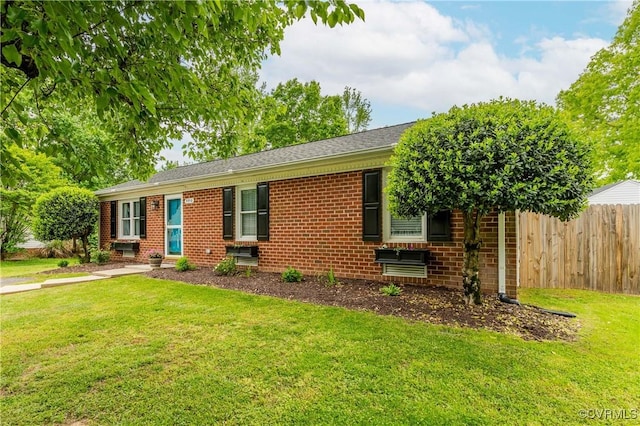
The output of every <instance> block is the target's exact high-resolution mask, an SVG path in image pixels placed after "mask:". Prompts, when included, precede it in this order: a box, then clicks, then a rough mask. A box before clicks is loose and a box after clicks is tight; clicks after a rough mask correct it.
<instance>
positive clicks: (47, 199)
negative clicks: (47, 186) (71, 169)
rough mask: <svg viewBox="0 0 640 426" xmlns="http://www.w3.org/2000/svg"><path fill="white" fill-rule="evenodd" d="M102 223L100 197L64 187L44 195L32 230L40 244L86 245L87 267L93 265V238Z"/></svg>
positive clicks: (36, 206) (37, 209)
mask: <svg viewBox="0 0 640 426" xmlns="http://www.w3.org/2000/svg"><path fill="white" fill-rule="evenodd" d="M99 219H100V202H99V201H98V197H96V195H95V194H94V193H93V192H92V191H89V190H88V189H81V188H75V187H62V188H57V189H54V190H53V191H50V192H47V193H46V194H42V195H40V197H38V199H37V200H36V203H35V204H34V206H33V223H32V226H31V230H32V231H33V235H34V236H35V237H36V238H37V239H38V240H40V241H51V240H68V239H70V238H77V239H78V240H80V241H81V242H82V248H83V251H84V260H85V263H87V262H89V261H91V252H90V250H89V235H91V233H92V232H93V231H94V229H95V226H96V224H97V223H98V220H99Z"/></svg>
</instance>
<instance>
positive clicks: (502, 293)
mask: <svg viewBox="0 0 640 426" xmlns="http://www.w3.org/2000/svg"><path fill="white" fill-rule="evenodd" d="M505 246H506V238H505V214H504V212H501V213H498V299H500V301H501V302H504V303H511V304H514V305H519V304H520V302H518V301H517V300H516V299H510V298H509V296H507V253H506V248H505Z"/></svg>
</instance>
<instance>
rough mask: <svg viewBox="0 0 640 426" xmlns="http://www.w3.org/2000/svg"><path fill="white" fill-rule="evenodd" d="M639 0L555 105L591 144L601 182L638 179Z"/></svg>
mask: <svg viewBox="0 0 640 426" xmlns="http://www.w3.org/2000/svg"><path fill="white" fill-rule="evenodd" d="M638 46H640V0H635V1H634V2H633V4H632V5H631V8H630V9H629V11H628V14H627V17H626V19H625V20H624V22H623V24H622V25H621V26H620V28H618V32H617V33H616V35H615V37H614V39H613V42H612V43H611V45H610V46H608V47H606V48H604V49H602V50H600V51H599V52H598V53H596V54H595V55H594V56H593V58H591V62H589V65H588V66H587V69H586V70H585V71H584V72H583V73H582V74H581V75H580V77H579V78H578V80H577V81H576V82H575V83H573V84H572V85H571V87H570V88H569V89H568V90H566V91H563V92H560V94H559V95H558V105H559V107H560V108H561V109H562V110H563V111H565V112H566V113H567V114H568V116H569V119H570V120H571V121H572V122H573V123H574V124H575V125H576V127H577V128H578V130H579V131H581V132H582V133H583V135H584V137H585V138H588V139H589V140H590V141H591V143H592V144H593V146H594V154H595V155H594V159H595V166H596V171H597V175H598V178H599V179H600V181H601V183H607V182H615V181H618V180H622V179H626V178H636V179H638V178H640V137H639V135H640V47H638Z"/></svg>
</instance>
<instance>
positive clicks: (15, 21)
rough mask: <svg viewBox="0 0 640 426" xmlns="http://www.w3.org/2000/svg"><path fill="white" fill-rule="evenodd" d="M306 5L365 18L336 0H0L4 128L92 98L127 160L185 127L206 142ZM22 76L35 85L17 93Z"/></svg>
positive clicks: (23, 84) (320, 14)
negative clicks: (245, 77) (25, 94)
mask: <svg viewBox="0 0 640 426" xmlns="http://www.w3.org/2000/svg"><path fill="white" fill-rule="evenodd" d="M305 15H309V16H310V17H311V19H312V20H313V21H314V22H318V21H320V22H322V23H323V24H327V25H329V26H331V27H333V26H335V25H337V24H343V23H350V22H352V21H354V20H355V18H356V17H357V18H360V19H364V12H363V11H362V9H360V8H359V7H358V6H356V5H354V4H348V3H346V2H345V1H343V0H328V1H324V2H319V1H311V0H301V1H299V0H295V1H294V0H285V1H284V2H281V1H276V0H265V1H259V2H245V1H219V0H209V1H201V2H191V1H188V2H168V1H166V2H140V1H131V0H117V1H109V2H92V1H67V2H49V1H29V2H26V1H4V2H2V3H1V5H0V27H1V31H2V36H1V40H0V43H1V48H2V50H1V63H2V68H1V70H2V72H1V74H0V78H1V81H0V84H1V85H2V88H3V90H2V91H0V105H1V108H2V111H1V115H2V122H3V128H4V133H5V134H6V135H7V136H8V137H9V138H11V139H12V140H14V141H15V142H16V143H18V144H19V145H20V144H21V143H22V138H21V136H22V135H21V132H20V127H19V126H18V125H17V123H20V122H24V121H25V120H27V119H28V117H29V115H32V114H36V115H39V114H40V113H41V112H42V111H47V110H52V109H57V108H61V107H62V108H64V109H67V110H69V111H71V112H74V111H78V110H79V109H80V108H85V107H86V105H87V100H89V103H90V104H91V107H92V109H94V110H95V112H96V114H97V115H98V116H99V117H100V119H101V120H102V122H103V125H104V126H106V127H107V129H108V131H109V132H110V133H111V134H112V135H113V136H114V139H112V140H111V141H110V142H109V143H110V144H111V145H112V146H114V147H116V149H117V150H118V151H120V152H123V153H125V154H126V156H127V157H128V158H129V159H130V160H131V161H132V162H133V163H134V164H141V165H148V164H150V163H152V162H153V160H154V158H153V157H154V155H155V154H157V153H158V152H159V151H160V150H161V149H162V148H166V147H169V145H170V142H169V138H174V139H180V137H181V136H182V134H183V133H184V132H188V133H191V134H192V136H193V137H194V139H195V142H194V144H193V145H192V147H191V148H192V149H202V150H206V149H208V147H209V146H210V144H215V143H216V141H217V139H216V134H215V132H216V129H218V128H219V127H220V125H221V124H222V125H224V124H225V123H229V122H230V121H242V120H243V118H244V117H245V115H247V114H248V109H249V108H248V105H249V104H250V102H248V100H250V98H251V97H252V96H253V95H252V92H253V90H254V88H253V87H248V86H247V85H246V84H244V82H243V79H242V74H243V73H244V72H245V71H246V70H249V71H251V70H256V69H258V68H259V66H260V64H261V61H262V60H263V59H264V58H265V57H266V55H267V54H268V53H272V54H277V53H279V45H280V42H281V40H282V39H283V36H284V29H285V28H286V27H287V26H289V25H291V24H292V23H293V22H294V21H295V20H297V19H301V18H302V17H303V16H305ZM25 88H29V89H31V91H30V93H31V94H32V96H29V97H28V98H21V97H20V96H19V94H20V93H21V92H22V91H23V90H24V89H25ZM5 148H6V144H4V143H3V145H2V152H0V155H2V156H3V160H6V159H9V160H10V157H9V156H10V152H8V151H7V150H6V149H5ZM139 170H140V172H139V173H140V174H143V173H148V172H149V171H150V168H149V167H141V168H140V169H139Z"/></svg>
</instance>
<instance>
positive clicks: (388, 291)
mask: <svg viewBox="0 0 640 426" xmlns="http://www.w3.org/2000/svg"><path fill="white" fill-rule="evenodd" d="M380 293H382V294H384V295H385V296H399V295H400V293H402V289H401V288H400V287H398V286H397V285H395V284H394V283H391V284H389V285H388V286H386V287H382V288H381V289H380Z"/></svg>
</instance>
